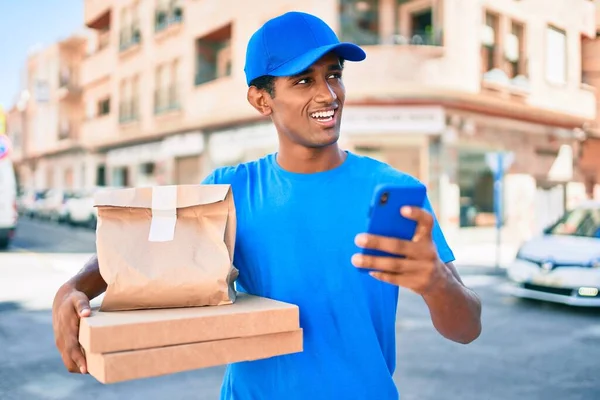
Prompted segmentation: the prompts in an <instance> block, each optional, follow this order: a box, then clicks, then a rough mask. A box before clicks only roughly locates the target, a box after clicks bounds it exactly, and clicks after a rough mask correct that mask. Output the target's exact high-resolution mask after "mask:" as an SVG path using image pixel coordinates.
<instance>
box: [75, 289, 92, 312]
mask: <svg viewBox="0 0 600 400" xmlns="http://www.w3.org/2000/svg"><path fill="white" fill-rule="evenodd" d="M73 302H74V305H75V311H77V314H78V315H79V316H80V317H88V316H89V315H90V313H91V310H90V301H89V299H88V298H87V297H86V296H85V294H83V293H81V292H79V293H77V295H75V296H74V298H73Z"/></svg>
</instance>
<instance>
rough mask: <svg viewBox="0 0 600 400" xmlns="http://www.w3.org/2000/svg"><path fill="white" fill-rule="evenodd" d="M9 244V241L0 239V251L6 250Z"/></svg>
mask: <svg viewBox="0 0 600 400" xmlns="http://www.w3.org/2000/svg"><path fill="white" fill-rule="evenodd" d="M9 243H10V239H8V238H1V239H0V250H6V249H7V248H8V245H9Z"/></svg>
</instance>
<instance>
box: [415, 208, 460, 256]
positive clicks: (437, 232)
mask: <svg viewBox="0 0 600 400" xmlns="http://www.w3.org/2000/svg"><path fill="white" fill-rule="evenodd" d="M423 208H424V209H425V210H427V211H429V212H430V213H431V214H432V215H433V233H432V235H433V242H434V243H435V246H436V247H437V251H438V255H439V257H440V259H441V260H442V261H443V262H444V263H449V262H452V261H454V260H455V259H456V258H455V257H454V253H453V252H452V250H451V249H450V246H449V245H448V242H446V238H445V237H444V233H443V232H442V228H440V225H439V223H438V220H437V217H436V215H435V212H434V211H433V207H432V206H431V202H430V201H429V197H427V198H426V199H425V204H424V207H423Z"/></svg>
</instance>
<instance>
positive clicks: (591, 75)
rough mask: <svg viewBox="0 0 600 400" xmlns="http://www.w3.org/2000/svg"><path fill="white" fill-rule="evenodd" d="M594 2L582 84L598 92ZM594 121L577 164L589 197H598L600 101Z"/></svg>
mask: <svg viewBox="0 0 600 400" xmlns="http://www.w3.org/2000/svg"><path fill="white" fill-rule="evenodd" d="M595 2H596V36H595V37H594V38H585V39H584V40H583V54H582V64H583V76H582V84H583V85H585V86H587V87H588V88H593V89H594V90H595V91H596V93H597V94H598V93H600V0H595ZM596 106H597V108H596V121H595V122H593V123H591V124H589V126H588V127H587V129H586V133H587V138H586V140H585V142H584V144H583V146H582V149H581V153H580V158H579V166H580V168H581V170H582V172H583V174H584V177H585V181H586V189H587V193H588V196H589V197H592V198H596V199H600V101H598V102H597V104H596Z"/></svg>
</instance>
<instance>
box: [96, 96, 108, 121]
mask: <svg viewBox="0 0 600 400" xmlns="http://www.w3.org/2000/svg"><path fill="white" fill-rule="evenodd" d="M97 114H98V116H100V117H101V116H103V115H108V114H110V98H107V99H102V100H100V101H99V102H98V113H97Z"/></svg>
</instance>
